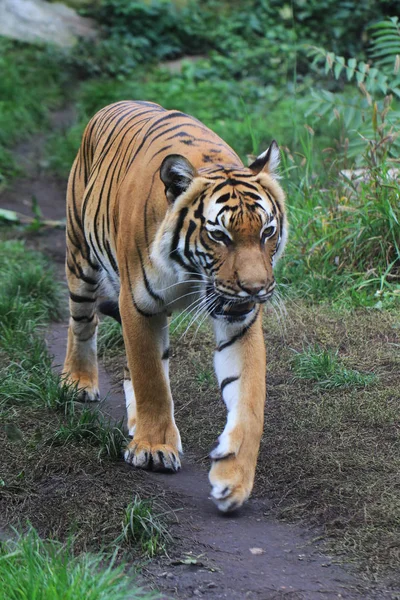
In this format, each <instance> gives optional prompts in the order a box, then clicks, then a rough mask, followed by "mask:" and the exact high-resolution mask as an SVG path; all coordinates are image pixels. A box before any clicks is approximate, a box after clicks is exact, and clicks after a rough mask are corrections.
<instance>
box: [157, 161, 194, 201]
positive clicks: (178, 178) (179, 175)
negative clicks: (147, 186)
mask: <svg viewBox="0 0 400 600" xmlns="http://www.w3.org/2000/svg"><path fill="white" fill-rule="evenodd" d="M196 175H197V171H196V169H195V168H194V166H193V165H192V164H191V163H190V162H189V161H188V160H187V159H186V158H185V157H184V156H181V155H180V154H170V155H169V156H166V157H165V158H164V160H163V161H162V164H161V167H160V177H161V181H162V182H163V184H164V185H165V195H166V196H167V200H168V202H171V203H172V202H174V201H175V200H176V198H177V197H178V196H180V195H181V194H182V193H183V192H185V191H186V190H187V189H188V187H189V185H190V184H191V183H192V181H193V179H194V178H195V177H196Z"/></svg>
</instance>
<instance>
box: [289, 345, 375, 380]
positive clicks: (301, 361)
mask: <svg viewBox="0 0 400 600" xmlns="http://www.w3.org/2000/svg"><path fill="white" fill-rule="evenodd" d="M338 354H339V353H338V351H336V352H332V351H329V350H323V349H322V348H320V347H319V346H316V347H315V348H309V349H308V350H306V351H304V352H299V353H297V354H296V355H295V357H294V360H293V368H294V372H295V374H296V377H298V378H300V379H312V380H314V381H316V382H317V385H318V386H319V387H320V388H323V389H325V390H329V389H332V388H338V387H349V388H351V387H353V388H356V387H365V386H366V385H369V384H371V383H373V382H374V381H375V380H376V377H375V375H374V374H373V373H360V372H359V371H355V370H354V369H347V368H346V367H344V366H343V365H342V364H341V362H340V360H339V356H338Z"/></svg>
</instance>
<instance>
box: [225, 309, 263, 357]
mask: <svg viewBox="0 0 400 600" xmlns="http://www.w3.org/2000/svg"><path fill="white" fill-rule="evenodd" d="M258 313H259V309H258V311H257V312H256V314H255V316H254V317H253V319H252V320H251V321H250V323H249V324H248V325H246V327H243V329H242V331H240V332H239V333H237V334H236V335H234V336H233V337H232V338H231V339H230V340H228V341H227V342H223V344H220V345H219V346H218V347H217V352H222V350H225V348H228V347H229V346H231V345H232V344H234V343H235V342H237V341H238V340H240V338H242V337H243V336H244V335H245V334H246V333H247V332H248V330H249V329H250V327H251V326H252V325H253V324H254V323H255V321H256V319H257V317H258Z"/></svg>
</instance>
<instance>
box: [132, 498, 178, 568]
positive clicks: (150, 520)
mask: <svg viewBox="0 0 400 600" xmlns="http://www.w3.org/2000/svg"><path fill="white" fill-rule="evenodd" d="M160 516H161V515H156V514H155V513H154V503H153V502H152V501H151V500H142V499H141V498H139V496H135V497H134V499H133V502H131V503H130V504H129V505H128V506H127V507H126V509H125V514H124V520H123V523H122V534H121V536H120V539H123V540H125V542H127V543H128V544H133V545H135V546H139V547H140V548H141V551H142V552H143V554H145V555H146V556H150V557H153V556H155V555H156V554H160V553H162V552H164V551H165V549H166V547H167V545H168V544H170V543H171V542H172V536H171V534H170V533H169V531H168V529H167V527H166V525H164V523H163V522H162V521H161V519H160Z"/></svg>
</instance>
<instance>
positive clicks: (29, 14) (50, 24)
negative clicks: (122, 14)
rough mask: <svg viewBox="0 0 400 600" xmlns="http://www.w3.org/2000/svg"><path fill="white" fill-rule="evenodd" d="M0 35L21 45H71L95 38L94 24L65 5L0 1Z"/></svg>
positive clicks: (29, 0)
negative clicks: (24, 43)
mask: <svg viewBox="0 0 400 600" xmlns="http://www.w3.org/2000/svg"><path fill="white" fill-rule="evenodd" d="M0 35H3V36H5V37H8V38H11V39H14V40H21V41H23V42H42V43H43V42H48V43H52V44H57V45H58V46H64V47H68V46H72V45H73V44H74V43H75V42H76V41H77V39H78V38H79V37H89V38H94V37H95V35H96V30H95V27H94V22H93V21H92V20H91V19H87V18H84V17H81V16H79V15H78V14H77V13H76V12H75V11H74V10H73V9H72V8H69V7H68V6H65V5H64V4H50V3H48V2H45V1H44V0H0Z"/></svg>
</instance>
